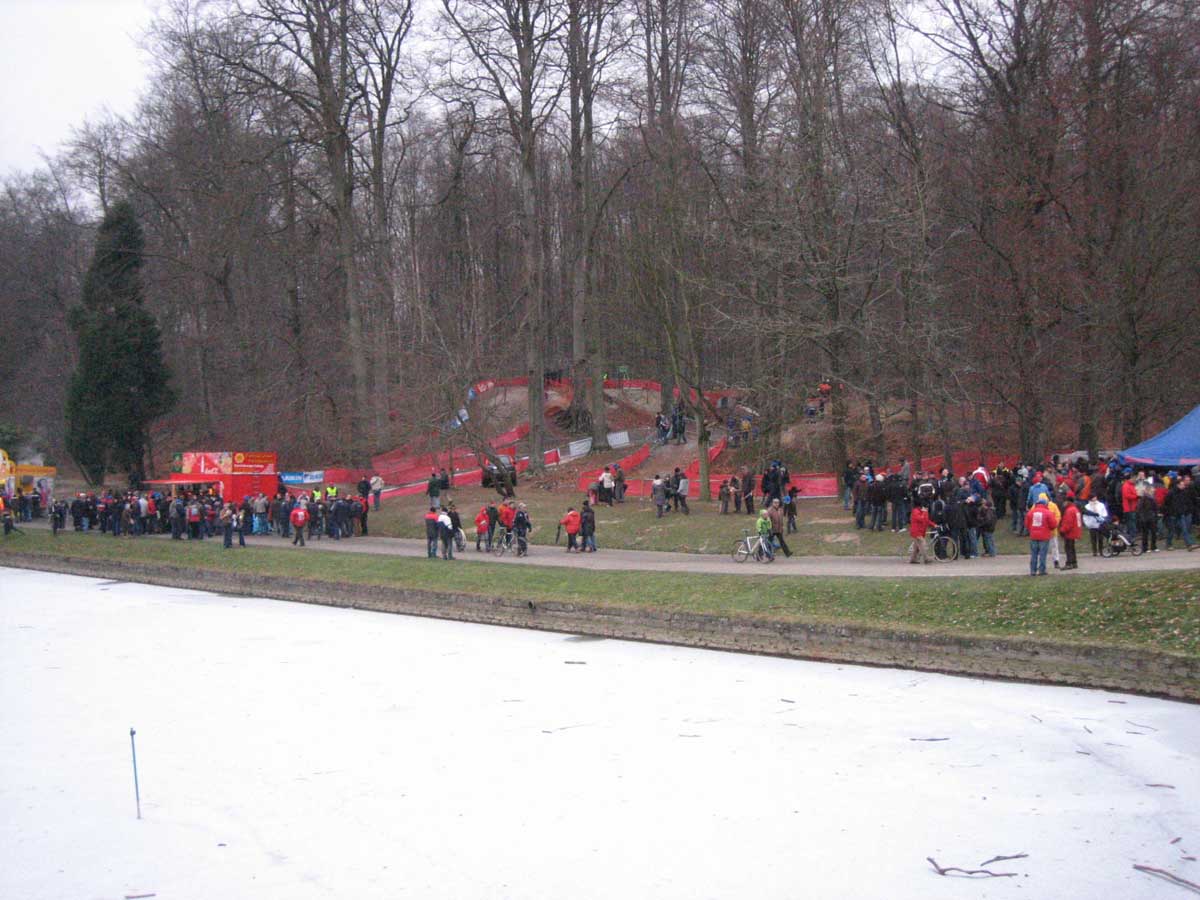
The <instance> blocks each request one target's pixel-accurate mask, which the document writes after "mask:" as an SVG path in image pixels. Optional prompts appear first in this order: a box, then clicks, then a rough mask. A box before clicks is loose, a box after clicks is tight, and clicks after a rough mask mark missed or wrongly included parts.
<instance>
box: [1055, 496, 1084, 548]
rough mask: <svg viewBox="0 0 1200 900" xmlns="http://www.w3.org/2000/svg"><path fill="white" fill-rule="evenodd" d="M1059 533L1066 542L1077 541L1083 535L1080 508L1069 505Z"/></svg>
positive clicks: (1059, 527) (1063, 515)
mask: <svg viewBox="0 0 1200 900" xmlns="http://www.w3.org/2000/svg"><path fill="white" fill-rule="evenodd" d="M1058 533H1059V534H1061V535H1062V537H1063V540H1065V541H1077V540H1079V538H1080V537H1081V536H1082V535H1083V520H1082V519H1080V518H1079V508H1078V507H1077V506H1076V505H1075V504H1074V503H1068V504H1067V506H1066V509H1064V510H1063V514H1062V522H1060V523H1059V526H1058Z"/></svg>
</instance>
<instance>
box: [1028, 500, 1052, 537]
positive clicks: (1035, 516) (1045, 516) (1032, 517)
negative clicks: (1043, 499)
mask: <svg viewBox="0 0 1200 900" xmlns="http://www.w3.org/2000/svg"><path fill="white" fill-rule="evenodd" d="M1057 527H1058V516H1056V515H1055V514H1054V510H1052V509H1051V508H1050V507H1049V506H1047V505H1046V504H1045V503H1039V504H1037V505H1036V506H1034V507H1033V508H1032V509H1030V510H1029V512H1027V513H1025V528H1026V530H1027V531H1028V532H1029V539H1030V540H1031V541H1048V540H1050V538H1051V537H1053V536H1054V529H1055V528H1057Z"/></svg>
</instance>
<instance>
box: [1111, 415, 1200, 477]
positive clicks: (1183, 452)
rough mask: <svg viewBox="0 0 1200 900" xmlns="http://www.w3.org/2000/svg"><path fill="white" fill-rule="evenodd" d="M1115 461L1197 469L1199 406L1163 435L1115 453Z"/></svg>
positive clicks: (1199, 458) (1199, 433)
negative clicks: (1193, 467)
mask: <svg viewBox="0 0 1200 900" xmlns="http://www.w3.org/2000/svg"><path fill="white" fill-rule="evenodd" d="M1117 459H1118V460H1121V461H1122V462H1126V463H1133V464H1135V465H1143V466H1166V467H1169V468H1180V467H1183V466H1200V406H1197V407H1196V408H1195V409H1193V410H1192V411H1191V412H1190V413H1188V414H1187V415H1186V416H1184V417H1183V418H1182V419H1180V420H1179V421H1178V422H1176V423H1175V424H1174V425H1172V426H1171V427H1170V428H1168V429H1167V430H1166V431H1160V432H1159V433H1158V434H1156V435H1155V436H1154V437H1152V438H1150V440H1148V441H1142V442H1141V443H1140V444H1135V445H1134V446H1132V447H1130V448H1129V449H1128V450H1125V451H1123V452H1121V453H1118V454H1117Z"/></svg>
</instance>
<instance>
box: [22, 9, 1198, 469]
mask: <svg viewBox="0 0 1200 900" xmlns="http://www.w3.org/2000/svg"><path fill="white" fill-rule="evenodd" d="M145 41H146V44H147V46H148V47H149V48H150V49H151V51H152V54H153V58H154V60H155V72H154V77H153V78H152V80H151V81H150V82H149V83H148V84H147V85H146V88H145V92H144V95H143V97H142V100H141V102H140V104H139V105H138V108H137V110H136V112H134V113H133V114H131V115H129V116H125V117H119V116H108V117H105V118H103V119H99V120H95V121H87V122H81V123H79V127H78V128H77V129H76V130H75V132H74V135H73V137H72V139H71V140H70V141H69V142H68V143H67V144H66V145H64V146H63V147H61V148H60V150H59V151H58V152H57V153H55V154H54V155H53V156H50V157H48V158H47V159H46V160H45V164H44V165H43V166H42V167H40V168H38V169H36V170H34V171H28V172H14V173H10V174H9V175H8V176H7V177H6V178H5V179H4V182H3V192H2V195H0V273H2V275H3V277H2V278H0V321H3V322H5V323H6V325H7V326H8V327H6V337H7V340H6V341H5V352H4V353H3V354H2V355H0V384H3V385H4V390H2V391H0V421H4V422H9V423H13V424H15V425H17V426H21V427H24V428H27V429H29V430H31V431H33V432H34V433H35V434H37V435H38V437H39V439H40V440H41V441H42V443H43V444H44V445H45V446H46V447H47V448H50V449H51V450H54V451H58V452H61V451H62V448H63V447H64V425H63V421H64V407H65V398H66V394H67V385H68V382H69V381H70V378H71V373H72V371H73V370H74V368H75V364H76V359H77V356H78V348H77V347H76V346H75V341H74V336H73V334H72V331H71V328H70V326H69V321H70V316H71V310H72V309H73V308H74V307H76V306H78V304H79V303H80V296H81V291H82V287H83V280H84V276H85V273H86V271H87V268H88V264H89V260H90V259H91V254H92V248H93V246H94V243H95V239H96V232H97V226H98V224H99V222H100V220H101V218H102V217H103V216H104V214H105V213H106V211H108V210H109V209H110V208H112V207H113V206H114V204H117V203H120V202H124V201H128V203H130V204H131V205H132V206H133V208H134V209H135V210H136V213H137V218H138V222H139V223H140V225H141V227H142V229H143V232H144V253H145V264H144V266H143V268H142V271H141V279H142V292H143V296H144V303H145V307H146V309H147V310H148V311H149V312H150V313H151V314H152V315H153V316H154V318H155V320H156V321H157V323H158V326H159V328H160V329H161V332H162V348H163V354H164V359H165V363H166V366H167V367H168V368H169V370H170V381H171V385H172V387H173V391H174V394H175V396H176V397H177V398H178V400H177V402H176V404H175V406H174V409H173V410H172V411H171V412H170V413H169V415H168V416H167V417H165V418H164V419H163V420H162V421H161V422H160V423H158V425H157V426H156V430H155V443H156V446H157V447H160V448H166V447H174V448H176V449H179V448H183V447H209V446H213V447H215V446H218V445H219V446H220V447H223V448H224V447H240V448H248V449H260V448H262V449H277V450H278V451H279V453H280V455H281V460H288V461H291V464H292V465H298V466H303V465H305V464H308V465H316V464H318V463H328V464H332V463H334V462H345V463H362V462H363V461H365V460H366V459H367V458H368V457H369V456H370V455H371V454H372V453H375V452H379V451H384V450H388V449H390V448H391V447H394V446H396V445H397V444H398V443H400V442H402V441H404V440H407V439H409V438H410V437H411V436H412V435H413V434H416V433H418V432H420V433H425V432H427V431H428V428H429V425H430V423H433V422H439V421H444V420H445V418H446V416H447V415H449V414H451V413H452V412H453V411H454V410H456V409H457V408H458V406H459V404H460V403H461V402H462V397H463V395H464V393H465V391H466V388H467V386H468V385H470V384H471V383H473V382H474V381H475V380H476V379H479V378H487V377H501V376H521V375H527V376H530V378H531V381H530V388H529V409H530V410H531V411H533V413H534V414H533V415H531V416H530V421H531V425H532V429H531V432H530V435H529V445H530V446H529V450H530V453H531V456H532V458H533V460H535V461H537V460H539V459H540V458H541V450H542V449H543V443H544V441H545V437H544V430H545V423H544V422H543V417H542V415H541V403H542V391H541V384H542V376H543V375H544V374H545V373H547V372H552V373H561V374H563V375H566V376H570V377H572V378H573V380H574V383H575V385H576V386H577V387H578V388H579V389H577V390H576V391H575V392H574V400H573V406H572V410H571V417H570V421H571V422H572V423H573V425H574V427H575V430H576V431H578V432H579V433H581V434H590V435H593V436H594V439H595V441H596V444H595V446H597V447H600V446H603V439H604V435H605V434H606V433H607V431H608V428H607V424H606V421H605V406H604V399H603V392H602V389H601V388H600V387H599V386H600V385H601V384H602V380H603V377H604V376H605V375H609V376H610V377H612V375H613V373H615V372H617V371H618V370H619V371H623V372H626V371H627V372H629V373H630V374H631V375H632V376H633V377H639V378H646V379H654V380H658V381H661V383H662V385H663V400H664V404H666V403H667V402H669V399H670V394H669V391H670V390H671V389H672V388H673V387H675V386H678V387H679V388H681V394H680V396H682V397H683V398H684V399H685V401H687V402H688V403H689V406H691V407H692V409H691V412H692V413H693V414H697V415H698V416H699V418H700V419H701V420H703V418H704V416H703V415H702V414H703V413H704V412H705V410H704V409H702V408H701V407H702V405H703V403H704V402H705V401H704V400H703V393H701V390H710V389H720V388H728V387H735V388H738V389H740V390H742V391H743V392H744V397H745V402H746V403H747V405H748V406H751V407H753V408H754V409H755V410H756V411H757V412H758V413H759V414H760V416H761V421H762V423H763V429H764V433H765V435H766V436H767V439H768V440H771V439H772V435H773V434H774V435H776V436H777V435H778V434H780V433H781V432H782V429H783V427H784V426H785V425H786V424H787V423H791V422H795V421H796V420H798V419H799V418H800V417H801V414H802V407H803V405H804V402H805V399H806V397H807V396H808V395H809V394H810V393H811V392H812V391H813V390H814V387H815V385H817V384H818V383H820V382H823V381H825V382H829V383H831V384H833V385H834V391H833V393H832V398H831V406H830V413H829V417H828V421H829V435H830V437H829V444H828V447H829V451H828V453H829V459H828V464H829V466H830V467H835V466H838V465H840V463H841V462H842V461H844V460H845V459H846V458H847V457H849V456H852V455H854V454H856V453H860V452H863V451H864V450H874V451H875V452H877V453H878V455H879V456H886V446H887V443H886V442H887V441H889V440H890V441H892V443H893V444H899V445H901V446H903V447H905V448H908V449H909V450H910V452H911V453H912V455H913V456H915V457H916V458H920V456H921V453H922V450H925V451H928V450H930V449H934V450H940V449H941V448H942V447H943V446H950V445H951V444H952V443H954V442H955V441H956V440H958V439H959V438H960V437H963V436H965V435H968V434H971V433H973V430H979V429H984V430H986V431H987V434H988V438H987V439H988V440H989V441H990V442H993V443H996V444H999V445H1000V446H998V447H997V449H1001V450H1005V451H1011V452H1015V453H1020V454H1021V455H1022V456H1023V457H1024V458H1026V459H1036V458H1040V457H1041V456H1042V454H1044V453H1046V452H1048V451H1050V450H1056V449H1059V448H1060V447H1063V446H1071V447H1076V448H1079V449H1089V450H1093V451H1095V450H1096V449H1097V448H1100V447H1119V446H1127V445H1128V444H1131V443H1135V442H1137V441H1138V440H1140V439H1142V438H1144V437H1147V436H1149V435H1150V434H1151V433H1153V432H1154V431H1155V430H1157V428H1158V427H1160V426H1162V425H1164V424H1166V423H1168V422H1169V421H1172V420H1173V418H1174V417H1176V416H1178V415H1180V414H1182V413H1184V412H1186V411H1187V410H1188V409H1190V408H1191V407H1192V406H1193V405H1195V404H1196V403H1197V402H1200V391H1198V390H1197V382H1196V377H1195V373H1196V371H1197V364H1198V359H1197V357H1198V354H1200V339H1198V338H1197V330H1196V326H1197V322H1198V321H1200V253H1198V251H1197V247H1200V6H1198V5H1197V4H1195V3H1194V2H1191V0H917V2H906V0H427V2H413V0H204V2H202V0H170V2H167V3H164V4H163V7H162V9H161V11H160V13H159V16H158V18H157V19H156V21H155V24H154V25H153V27H152V29H151V31H150V33H149V34H147V35H146V37H145ZM1188 372H1191V373H1192V374H1191V375H1188V374H1187V373H1188ZM588 385H590V386H591V387H590V388H589V387H587V386H588ZM693 389H696V393H695V394H693V393H692V390H693ZM689 398H690V399H689ZM708 412H710V413H711V412H712V411H711V410H709V411H708ZM857 415H861V416H862V418H863V419H864V421H865V422H866V423H867V425H866V432H865V434H864V433H862V432H861V429H857V430H856V429H855V428H853V427H851V425H850V421H851V417H852V416H857ZM706 437H707V435H706V434H705V433H704V429H701V434H700V438H701V441H702V443H703V441H704V440H705V439H706ZM976 438H978V435H976Z"/></svg>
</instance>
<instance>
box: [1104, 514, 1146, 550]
mask: <svg viewBox="0 0 1200 900" xmlns="http://www.w3.org/2000/svg"><path fill="white" fill-rule="evenodd" d="M1100 534H1101V540H1100V555H1101V556H1103V557H1104V558H1105V559H1112V558H1113V557H1114V556H1120V555H1121V554H1122V553H1124V552H1126V551H1129V555H1130V556H1141V555H1142V553H1143V550H1142V545H1141V543H1140V542H1138V541H1131V540H1130V539H1129V537H1128V536H1127V535H1126V534H1125V532H1124V531H1122V530H1121V527H1120V526H1119V525H1118V524H1117V523H1116V522H1115V521H1113V520H1112V519H1105V520H1104V521H1103V522H1102V523H1101V524H1100Z"/></svg>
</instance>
